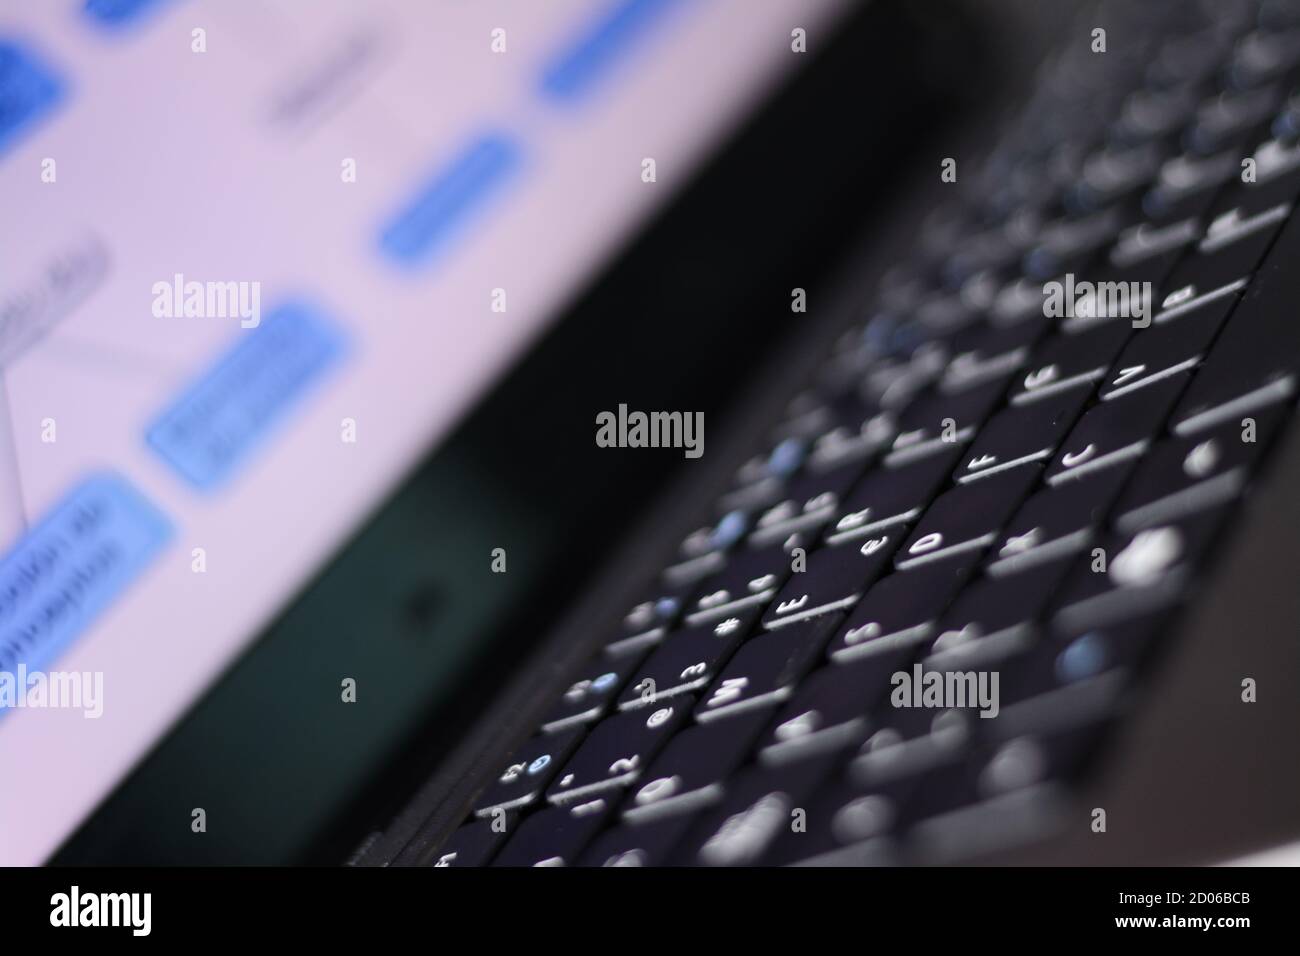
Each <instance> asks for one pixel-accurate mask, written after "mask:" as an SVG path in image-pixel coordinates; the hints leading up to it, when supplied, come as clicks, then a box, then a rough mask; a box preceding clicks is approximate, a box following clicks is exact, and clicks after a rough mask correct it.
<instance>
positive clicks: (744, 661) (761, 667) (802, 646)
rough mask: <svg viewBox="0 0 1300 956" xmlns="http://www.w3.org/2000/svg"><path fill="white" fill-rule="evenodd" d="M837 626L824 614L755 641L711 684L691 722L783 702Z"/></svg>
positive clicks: (814, 661) (811, 664)
mask: <svg viewBox="0 0 1300 956" xmlns="http://www.w3.org/2000/svg"><path fill="white" fill-rule="evenodd" d="M838 624H839V618H838V616H837V615H826V614H823V615H822V616H820V617H815V618H810V619H808V620H806V621H799V622H796V623H794V624H791V625H790V626H789V627H782V628H778V629H777V630H775V631H772V632H770V633H767V634H761V635H759V636H758V637H756V638H754V639H753V640H752V641H750V642H749V643H747V644H746V645H745V646H744V647H742V648H741V649H740V650H739V651H738V652H737V653H736V655H735V656H734V657H733V658H732V659H731V661H730V662H729V663H728V664H727V666H726V668H725V669H724V670H723V671H722V673H721V674H720V675H719V676H718V679H717V680H716V681H714V683H713V686H712V687H711V688H710V689H709V691H708V692H707V693H706V694H705V695H704V699H703V700H702V701H701V702H700V706H699V707H697V708H696V710H695V719H696V720H699V721H711V720H716V719H717V718H720V717H728V716H731V715H733V714H737V713H742V712H744V711H748V710H752V709H753V708H755V707H766V706H769V705H775V704H778V703H780V702H781V701H783V700H785V699H786V698H788V697H789V696H790V694H791V692H792V691H793V689H794V686H795V683H796V682H797V681H798V680H799V679H800V678H801V677H803V675H804V674H806V673H807V672H808V671H809V670H810V669H811V668H812V667H813V665H814V664H815V663H816V662H817V661H818V660H819V659H820V658H821V654H822V651H823V650H824V649H825V647H826V642H827V641H828V640H830V636H831V634H833V633H834V631H835V628H836V627H837V626H838Z"/></svg>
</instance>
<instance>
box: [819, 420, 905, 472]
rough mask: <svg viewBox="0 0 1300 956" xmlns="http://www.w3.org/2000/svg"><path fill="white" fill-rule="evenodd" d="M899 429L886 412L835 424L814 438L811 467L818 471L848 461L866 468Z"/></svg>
mask: <svg viewBox="0 0 1300 956" xmlns="http://www.w3.org/2000/svg"><path fill="white" fill-rule="evenodd" d="M896 428H897V426H896V425H895V423H894V421H893V419H892V417H890V416H889V415H888V414H886V413H881V412H875V411H862V412H860V413H859V414H857V415H855V416H853V417H846V418H845V419H844V420H841V421H838V422H835V423H833V424H831V425H830V427H828V428H826V429H825V430H823V431H822V432H821V433H820V434H818V435H817V437H816V438H814V439H813V443H812V450H811V451H810V452H809V455H808V467H809V468H810V469H812V470H814V471H818V470H824V469H830V468H836V467H839V466H840V465H842V464H847V463H848V462H854V461H856V462H858V463H860V464H862V465H863V466H865V465H866V464H867V463H868V462H869V461H870V460H871V459H872V458H873V457H874V456H875V455H876V454H877V453H878V452H879V451H881V450H882V449H884V448H886V447H888V445H889V443H890V442H892V441H893V440H894V432H895V430H896Z"/></svg>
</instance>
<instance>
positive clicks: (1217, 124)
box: [1183, 86, 1282, 155]
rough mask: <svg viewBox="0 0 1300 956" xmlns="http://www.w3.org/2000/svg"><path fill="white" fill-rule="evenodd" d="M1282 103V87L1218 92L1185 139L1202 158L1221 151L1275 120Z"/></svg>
mask: <svg viewBox="0 0 1300 956" xmlns="http://www.w3.org/2000/svg"><path fill="white" fill-rule="evenodd" d="M1281 104H1282V89H1281V87H1279V86H1263V87H1258V88H1256V89H1249V90H1229V91H1225V92H1222V93H1218V94H1217V95H1214V96H1211V97H1209V98H1208V99H1206V100H1205V101H1204V102H1202V103H1201V105H1200V108H1199V109H1197V111H1196V117H1195V119H1194V120H1193V121H1192V124H1191V126H1190V127H1189V128H1188V129H1187V130H1186V131H1185V132H1184V134H1183V140H1184V142H1185V143H1186V144H1187V147H1188V148H1189V149H1191V150H1194V151H1196V152H1198V153H1200V154H1202V155H1207V154H1209V153H1215V152H1218V151H1219V150H1221V149H1226V148H1227V147H1229V146H1233V145H1235V144H1236V141H1237V140H1238V139H1239V138H1240V137H1242V136H1243V135H1245V134H1248V133H1251V132H1252V131H1253V130H1254V129H1255V127H1257V126H1259V125H1260V124H1261V123H1263V122H1265V121H1266V120H1268V119H1271V118H1272V116H1273V114H1274V113H1275V112H1276V111H1277V109H1278V107H1279V106H1281Z"/></svg>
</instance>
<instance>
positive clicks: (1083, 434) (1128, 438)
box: [1044, 372, 1191, 485]
mask: <svg viewBox="0 0 1300 956" xmlns="http://www.w3.org/2000/svg"><path fill="white" fill-rule="evenodd" d="M1190 378H1191V373H1189V372H1180V373H1178V374H1177V375H1173V376H1169V377H1167V378H1164V379H1161V380H1160V381H1158V382H1154V383H1152V384H1150V385H1148V386H1147V387H1146V388H1144V389H1143V390H1142V391H1141V392H1138V393H1137V394H1133V395H1125V396H1123V397H1121V398H1117V399H1115V400H1114V401H1110V402H1102V403H1101V404H1099V405H1094V406H1093V407H1092V408H1090V409H1088V411H1086V412H1085V413H1084V415H1083V417H1082V418H1080V419H1079V421H1078V424H1076V425H1075V426H1074V428H1073V429H1072V430H1071V431H1070V435H1069V437H1068V438H1066V439H1065V441H1064V442H1062V443H1061V450H1060V452H1059V453H1058V454H1057V456H1056V458H1054V459H1053V460H1052V463H1051V464H1050V465H1048V467H1047V472H1046V474H1045V475H1044V478H1045V479H1046V481H1047V483H1048V484H1049V485H1061V484H1067V483H1071V482H1075V481H1080V480H1082V479H1084V478H1086V477H1091V476H1093V475H1095V474H1096V473H1097V472H1098V471H1103V470H1105V469H1107V468H1112V467H1114V466H1115V465H1119V464H1124V463H1130V462H1132V461H1134V460H1135V459H1137V458H1138V457H1140V456H1141V455H1142V454H1143V453H1145V452H1146V450H1147V449H1148V448H1149V447H1150V445H1151V441H1152V439H1154V438H1155V437H1156V436H1158V435H1159V434H1160V432H1161V430H1162V429H1163V427H1164V424H1165V420H1166V419H1167V418H1168V417H1169V412H1170V410H1171V409H1172V408H1173V407H1174V403H1175V402H1176V401H1177V400H1178V396H1179V395H1181V394H1182V392H1183V389H1184V388H1186V387H1187V382H1188V380H1189V379H1190Z"/></svg>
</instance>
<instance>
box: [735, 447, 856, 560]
mask: <svg viewBox="0 0 1300 956" xmlns="http://www.w3.org/2000/svg"><path fill="white" fill-rule="evenodd" d="M862 471H863V465H862V463H861V462H856V461H855V462H849V463H848V464H845V465H841V466H840V467H838V468H834V469H831V470H830V471H826V472H809V473H805V474H803V475H800V476H799V477H798V478H796V479H795V480H794V481H793V482H792V483H791V485H790V487H789V489H788V490H787V493H786V495H785V496H784V497H783V498H782V500H780V501H779V502H777V503H776V504H774V505H773V506H772V507H770V508H768V509H767V510H766V511H764V512H762V513H761V514H760V515H759V516H758V520H757V521H756V522H755V524H754V530H753V532H751V533H750V536H749V545H750V547H753V548H762V547H765V546H768V545H774V544H778V543H780V542H781V541H783V540H785V539H786V538H789V537H790V536H791V535H804V534H806V535H811V536H814V537H816V536H820V534H821V529H822V527H824V526H825V525H826V524H827V523H828V522H829V521H830V520H831V519H832V518H834V517H835V515H836V513H837V511H838V509H839V505H840V500H841V499H842V498H843V497H844V495H845V494H847V492H848V490H849V488H850V487H851V486H852V485H853V484H854V482H856V481H857V479H858V478H859V477H860V476H861V474H862Z"/></svg>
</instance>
